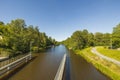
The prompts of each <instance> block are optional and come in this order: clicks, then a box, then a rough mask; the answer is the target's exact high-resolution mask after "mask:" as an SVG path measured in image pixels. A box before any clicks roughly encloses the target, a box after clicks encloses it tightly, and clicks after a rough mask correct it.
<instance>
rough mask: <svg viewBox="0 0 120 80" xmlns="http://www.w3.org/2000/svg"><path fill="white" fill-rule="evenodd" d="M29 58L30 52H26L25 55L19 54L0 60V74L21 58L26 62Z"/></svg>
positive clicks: (12, 66) (13, 65)
mask: <svg viewBox="0 0 120 80" xmlns="http://www.w3.org/2000/svg"><path fill="white" fill-rule="evenodd" d="M30 59H31V54H27V55H20V56H17V57H14V58H11V59H8V60H6V61H3V62H0V75H2V74H3V73H5V72H7V71H9V70H11V69H12V68H14V67H15V66H17V65H18V64H20V63H21V62H22V61H23V60H24V61H25V62H27V61H28V60H30Z"/></svg>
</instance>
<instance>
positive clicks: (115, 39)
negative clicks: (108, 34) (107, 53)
mask: <svg viewBox="0 0 120 80" xmlns="http://www.w3.org/2000/svg"><path fill="white" fill-rule="evenodd" d="M112 45H113V47H114V48H119V47H120V24H118V25H117V26H116V27H114V28H113V33H112Z"/></svg>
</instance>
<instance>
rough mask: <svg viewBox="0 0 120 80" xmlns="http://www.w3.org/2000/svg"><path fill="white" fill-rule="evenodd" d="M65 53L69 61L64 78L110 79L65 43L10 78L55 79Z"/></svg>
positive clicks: (27, 79) (72, 79)
mask: <svg viewBox="0 0 120 80" xmlns="http://www.w3.org/2000/svg"><path fill="white" fill-rule="evenodd" d="M64 53H67V61H66V66H65V71H64V78H63V80H110V79H109V78H108V77H106V76H105V75H103V74H102V73H100V72H99V71H98V70H96V68H95V67H94V66H92V64H89V63H88V62H86V61H85V60H84V59H83V58H82V57H80V56H78V55H76V54H73V52H72V51H68V50H67V49H66V48H65V46H64V45H59V46H56V47H52V48H51V49H48V50H47V52H45V53H40V54H38V57H37V58H36V59H34V60H33V61H32V62H30V63H29V64H28V65H26V66H25V67H24V68H22V69H21V70H20V71H19V72H17V73H16V74H14V75H13V76H11V77H10V78H9V79H8V80H54V77H55V75H56V73H57V69H58V67H59V65H60V62H61V60H62V57H63V55H64Z"/></svg>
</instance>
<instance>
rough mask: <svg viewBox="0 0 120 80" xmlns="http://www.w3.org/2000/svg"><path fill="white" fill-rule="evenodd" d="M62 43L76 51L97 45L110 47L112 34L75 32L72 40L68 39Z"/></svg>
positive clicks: (85, 31)
mask: <svg viewBox="0 0 120 80" xmlns="http://www.w3.org/2000/svg"><path fill="white" fill-rule="evenodd" d="M62 43H63V44H65V45H66V46H67V47H69V48H72V49H75V50H76V49H84V48H86V47H90V46H96V45H99V46H100V45H104V46H109V45H110V34H109V33H105V34H103V33H100V32H97V33H95V34H93V33H90V32H88V31H87V30H86V29H85V30H83V31H75V32H74V33H73V34H72V36H71V37H70V38H68V39H66V40H65V41H63V42H62Z"/></svg>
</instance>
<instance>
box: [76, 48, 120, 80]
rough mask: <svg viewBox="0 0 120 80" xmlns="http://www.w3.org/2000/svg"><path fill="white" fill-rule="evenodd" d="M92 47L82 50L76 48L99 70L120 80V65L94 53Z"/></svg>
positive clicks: (114, 79)
mask: <svg viewBox="0 0 120 80" xmlns="http://www.w3.org/2000/svg"><path fill="white" fill-rule="evenodd" d="M91 49H92V48H86V49H84V50H81V51H80V50H76V54H78V55H80V56H82V57H83V58H85V59H86V60H87V61H88V62H90V63H92V64H93V65H94V66H95V67H96V68H97V69H98V70H100V71H101V72H102V73H104V74H105V75H107V76H109V77H110V78H111V79H113V80H120V70H119V69H120V67H119V66H117V65H115V64H113V63H112V62H109V61H107V60H104V59H102V58H100V57H98V56H97V55H95V54H93V53H92V52H91Z"/></svg>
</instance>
